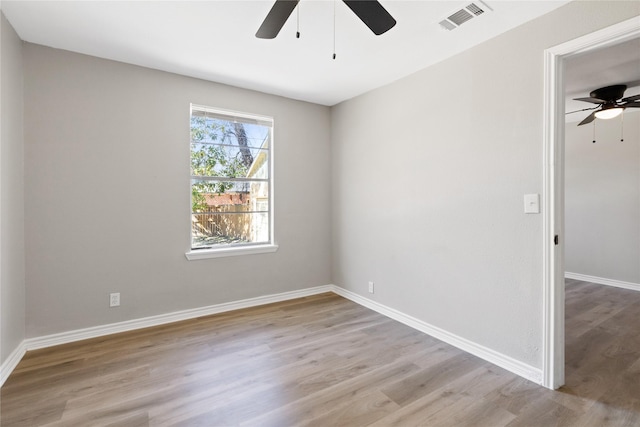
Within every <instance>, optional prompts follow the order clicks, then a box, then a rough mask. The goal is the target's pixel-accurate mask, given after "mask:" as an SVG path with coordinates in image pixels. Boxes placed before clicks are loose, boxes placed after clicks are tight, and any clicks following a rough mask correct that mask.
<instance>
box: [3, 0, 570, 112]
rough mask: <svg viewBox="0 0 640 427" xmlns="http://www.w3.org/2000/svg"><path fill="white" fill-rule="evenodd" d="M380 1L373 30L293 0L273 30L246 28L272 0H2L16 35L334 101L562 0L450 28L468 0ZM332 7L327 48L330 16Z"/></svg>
mask: <svg viewBox="0 0 640 427" xmlns="http://www.w3.org/2000/svg"><path fill="white" fill-rule="evenodd" d="M381 3H382V4H383V5H384V7H385V8H386V9H387V10H388V11H389V13H390V14H391V15H392V16H393V17H394V18H395V19H396V20H397V22H398V24H397V25H396V26H395V27H394V28H392V29H391V30H390V31H389V32H387V33H385V34H383V35H381V36H374V35H373V33H372V32H371V31H370V30H369V29H368V28H367V27H365V25H364V24H363V23H362V22H361V21H360V20H359V19H358V18H357V17H356V16H355V15H354V14H353V13H352V12H351V10H349V9H348V8H347V6H346V5H345V4H343V3H342V2H341V1H337V2H334V1H331V0H328V1H327V0H322V1H317V0H302V1H301V2H300V3H299V4H298V10H299V14H300V15H299V16H300V21H299V22H300V32H301V34H302V37H301V38H300V39H296V38H295V31H296V15H297V12H296V11H294V13H293V15H292V16H291V17H290V18H289V20H288V21H287V23H286V24H285V26H284V28H283V29H282V31H281V33H280V34H279V36H278V37H277V38H276V39H274V40H262V39H257V38H256V37H255V32H256V30H257V29H258V27H259V26H260V24H261V22H262V20H263V19H264V17H265V16H266V15H267V12H268V11H269V10H270V8H271V6H272V4H273V0H264V1H241V0H235V1H153V0H140V1H30V0H22V1H16V0H13V1H12V0H3V1H2V10H3V11H4V13H5V15H6V17H7V19H8V20H9V21H10V22H11V24H12V25H13V26H14V28H15V29H16V31H17V33H18V35H19V36H20V37H21V38H22V39H23V40H25V41H28V42H31V43H37V44H41V45H45V46H51V47H55V48H60V49H65V50H70V51H74V52H79V53H84V54H87V55H93V56H97V57H102V58H108V59H113V60H117V61H122V62H126V63H130V64H136V65H141V66H144V67H149V68H154V69H159V70H164V71H169V72H174V73H178V74H183V75H187V76H192V77H197V78H202V79H206V80H211V81H216V82H221V83H226V84H230V85H234V86H239V87H244V88H248V89H254V90H258V91H262V92H267V93H271V94H276V95H281V96H286V97H289V98H294V99H300V100H305V101H309V102H314V103H319V104H324V105H334V104H337V103H339V102H341V101H344V100H346V99H349V98H352V97H354V96H357V95H359V94H362V93H364V92H367V91H369V90H371V89H374V88H376V87H380V86H383V85H385V84H387V83H390V82H392V81H395V80H398V79H400V78H402V77H404V76H406V75H409V74H411V73H413V72H415V71H418V70H420V69H422V68H425V67H427V66H429V65H432V64H434V63H436V62H439V61H442V60H443V59H446V58H447V57H450V56H452V55H454V54H456V53H458V52H461V51H463V50H466V49H469V48H470V47H472V46H474V45H476V44H479V43H481V42H483V41H485V40H487V39H489V38H492V37H494V36H496V35H498V34H500V33H503V32H505V31H507V30H509V29H511V28H514V27H516V26H518V25H520V24H522V23H524V22H526V21H529V20H531V19H534V18H536V17H537V16H540V15H542V14H545V13H548V12H550V11H551V10H553V9H555V8H557V7H559V6H561V5H563V4H565V3H567V0H558V1H539V0H538V1H497V0H487V1H486V2H485V3H486V4H487V5H488V6H489V7H490V8H491V9H493V11H492V12H491V13H486V14H484V15H481V16H479V17H477V18H474V19H473V20H471V21H468V22H467V23H465V24H463V25H462V26H461V27H460V28H457V29H455V30H453V31H451V32H448V31H445V30H442V29H441V28H440V26H439V25H438V22H439V21H441V20H442V19H443V18H444V17H446V16H448V15H449V14H450V13H451V12H454V11H456V10H458V9H460V8H461V7H463V6H466V5H467V4H469V3H470V1H425V0H413V1H400V0H382V1H381ZM334 7H335V14H336V30H335V37H336V40H335V43H336V50H335V52H336V54H337V58H336V59H335V60H333V59H332V54H333V52H334V51H333V43H334V38H333V33H334V32H333V14H334Z"/></svg>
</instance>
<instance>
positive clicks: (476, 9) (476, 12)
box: [439, 0, 491, 31]
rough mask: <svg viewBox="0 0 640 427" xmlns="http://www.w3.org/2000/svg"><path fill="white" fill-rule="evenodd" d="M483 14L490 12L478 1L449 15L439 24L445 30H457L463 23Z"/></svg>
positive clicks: (487, 7)
mask: <svg viewBox="0 0 640 427" xmlns="http://www.w3.org/2000/svg"><path fill="white" fill-rule="evenodd" d="M485 12H491V9H490V8H489V6H487V5H486V4H485V3H483V2H481V1H480V0H476V1H474V2H473V3H469V4H468V5H466V6H465V7H463V8H462V9H458V10H456V11H454V12H452V13H450V14H449V16H447V17H446V18H444V19H443V20H442V21H440V22H439V24H440V26H441V27H442V28H444V29H445V30H448V31H451V30H454V29H456V28H458V27H459V26H460V25H462V24H464V23H465V22H467V21H469V20H471V19H473V18H475V17H478V16H480V15H482V14H484V13H485Z"/></svg>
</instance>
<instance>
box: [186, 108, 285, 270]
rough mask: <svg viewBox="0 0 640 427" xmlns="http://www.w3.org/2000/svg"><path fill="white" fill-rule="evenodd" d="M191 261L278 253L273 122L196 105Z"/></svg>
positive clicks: (192, 141) (193, 138)
mask: <svg viewBox="0 0 640 427" xmlns="http://www.w3.org/2000/svg"><path fill="white" fill-rule="evenodd" d="M190 144H191V251H189V252H188V253H187V254H186V255H187V258H188V259H200V258H210V257H216V256H227V255H237V254H246V253H259V252H270V251H274V250H276V249H277V246H275V245H274V241H273V197H272V170H273V167H272V162H273V156H272V150H273V120H272V119H271V118H268V117H258V116H252V115H249V114H242V113H235V112H228V111H221V110H216V109H213V108H209V107H202V106H197V105H191V138H190Z"/></svg>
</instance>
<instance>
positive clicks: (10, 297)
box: [0, 12, 25, 363]
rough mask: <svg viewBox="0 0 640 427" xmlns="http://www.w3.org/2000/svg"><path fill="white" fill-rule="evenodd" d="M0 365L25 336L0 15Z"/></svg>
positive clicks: (10, 102)
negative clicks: (0, 94) (0, 60)
mask: <svg viewBox="0 0 640 427" xmlns="http://www.w3.org/2000/svg"><path fill="white" fill-rule="evenodd" d="M0 20H1V21H2V23H1V24H0V26H1V27H2V28H1V31H2V36H1V37H2V43H1V44H2V47H1V51H0V55H1V56H2V72H1V78H0V81H1V85H2V87H1V88H0V90H1V93H2V97H1V98H2V100H1V102H2V105H1V106H0V120H1V123H0V128H1V129H2V133H1V135H0V145H1V146H0V161H1V165H0V242H1V244H0V363H4V362H5V360H6V359H7V357H8V356H9V355H10V354H11V352H12V351H14V350H15V349H16V348H17V347H18V345H19V344H20V342H22V340H23V339H24V337H25V321H24V320H25V282H24V280H25V279H24V179H23V176H24V166H23V158H24V150H23V131H22V129H23V114H22V82H23V80H22V42H21V41H20V39H19V38H18V36H17V34H16V33H15V31H14V30H13V28H12V27H11V24H10V23H9V22H8V21H7V20H6V18H5V17H4V14H3V13H1V12H0Z"/></svg>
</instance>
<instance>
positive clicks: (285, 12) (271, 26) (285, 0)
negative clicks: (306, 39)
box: [256, 0, 396, 39]
mask: <svg viewBox="0 0 640 427" xmlns="http://www.w3.org/2000/svg"><path fill="white" fill-rule="evenodd" d="M343 1H344V3H345V4H346V5H347V6H349V9H351V10H352V11H353V13H355V14H356V16H357V17H358V18H360V20H361V21H362V22H364V23H365V25H366V26H367V27H369V29H371V31H373V33H374V34H375V35H377V36H379V35H380V34H383V33H386V32H387V31H389V30H390V29H391V28H393V26H394V25H396V20H395V19H393V17H392V16H391V15H390V14H389V12H387V10H386V9H385V8H384V7H383V6H382V5H381V4H380V3H379V2H378V1H376V0H343ZM298 2H299V0H276V2H275V3H274V5H273V7H271V10H270V11H269V13H268V14H267V17H266V18H265V19H264V21H263V22H262V25H260V28H259V29H258V32H257V33H256V37H257V38H259V39H273V38H275V37H276V36H277V35H278V33H279V32H280V29H281V28H282V27H283V26H284V24H285V22H287V19H288V18H289V16H290V15H291V13H293V9H295V8H296V5H297V4H298Z"/></svg>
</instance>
